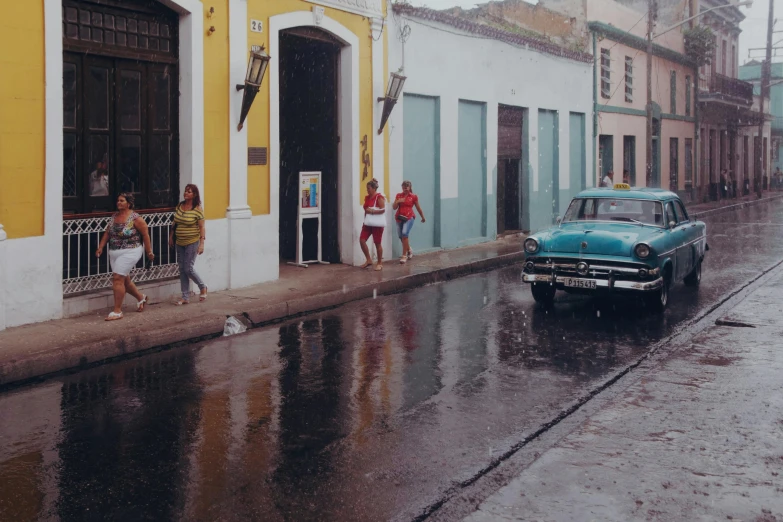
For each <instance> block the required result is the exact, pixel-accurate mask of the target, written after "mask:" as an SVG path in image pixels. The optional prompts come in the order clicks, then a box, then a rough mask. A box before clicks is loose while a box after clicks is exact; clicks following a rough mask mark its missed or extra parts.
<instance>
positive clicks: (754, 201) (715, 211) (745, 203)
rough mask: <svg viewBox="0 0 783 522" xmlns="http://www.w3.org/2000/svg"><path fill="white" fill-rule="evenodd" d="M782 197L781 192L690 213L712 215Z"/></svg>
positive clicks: (701, 215) (696, 216)
mask: <svg viewBox="0 0 783 522" xmlns="http://www.w3.org/2000/svg"><path fill="white" fill-rule="evenodd" d="M780 198H783V193H781V194H775V195H774V196H770V197H766V198H761V199H752V200H750V201H743V202H742V203H737V204H735V205H727V206H725V207H718V208H712V209H709V210H704V211H702V212H694V213H693V214H692V216H693V218H694V219H699V218H702V217H705V216H712V215H715V214H722V213H723V212H729V211H731V210H740V209H742V208H746V207H752V206H753V205H758V204H760V203H767V202H769V201H774V200H776V199H780Z"/></svg>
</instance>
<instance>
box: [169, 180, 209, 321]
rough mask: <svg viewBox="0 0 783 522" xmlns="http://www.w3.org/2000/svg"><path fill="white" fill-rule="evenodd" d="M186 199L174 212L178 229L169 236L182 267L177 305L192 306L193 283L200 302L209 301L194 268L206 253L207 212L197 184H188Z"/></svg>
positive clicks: (180, 269)
mask: <svg viewBox="0 0 783 522" xmlns="http://www.w3.org/2000/svg"><path fill="white" fill-rule="evenodd" d="M182 198H183V200H182V201H181V202H180V204H179V205H177V208H176V209H175V210H174V228H173V229H172V231H171V233H170V234H169V246H173V247H175V248H176V250H177V264H178V265H179V286H180V290H181V291H182V297H181V298H179V299H177V300H176V301H175V302H174V304H176V305H177V306H181V305H186V304H188V303H190V280H191V279H192V280H193V282H194V283H196V285H197V286H198V288H199V291H200V294H199V298H198V300H199V301H206V300H207V285H206V284H204V281H203V280H202V279H201V277H200V276H199V275H198V274H197V273H196V270H195V269H194V265H195V264H196V257H197V256H200V255H201V254H203V253H204V242H205V241H206V239H207V238H206V233H205V232H204V211H203V210H202V208H201V194H199V191H198V187H197V186H196V185H193V184H188V185H185V192H184V193H183V194H182Z"/></svg>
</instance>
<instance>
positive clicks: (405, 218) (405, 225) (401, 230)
mask: <svg viewBox="0 0 783 522" xmlns="http://www.w3.org/2000/svg"><path fill="white" fill-rule="evenodd" d="M392 207H393V208H394V209H395V210H396V211H397V214H395V216H394V221H395V222H396V223H397V235H398V236H399V238H400V241H402V257H401V258H400V263H402V264H405V263H407V262H408V259H411V258H412V257H413V251H412V250H411V246H410V242H409V240H408V236H409V235H410V233H411V229H412V228H413V223H414V222H415V221H416V214H414V212H413V207H416V210H417V211H418V213H419V216H420V217H421V222H422V223H425V222H426V221H427V220H426V219H424V212H422V211H421V206H419V196H417V195H416V194H414V193H413V184H412V183H411V182H410V181H403V182H402V192H400V193H399V194H397V196H395V198H394V204H393V205H392Z"/></svg>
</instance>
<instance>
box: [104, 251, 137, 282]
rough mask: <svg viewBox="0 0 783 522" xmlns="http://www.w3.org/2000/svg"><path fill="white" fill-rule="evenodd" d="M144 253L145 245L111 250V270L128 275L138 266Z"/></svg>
mask: <svg viewBox="0 0 783 522" xmlns="http://www.w3.org/2000/svg"><path fill="white" fill-rule="evenodd" d="M143 253H144V247H142V246H137V247H136V248H121V249H119V250H109V261H110V262H111V271H112V272H114V273H115V274H118V275H121V276H126V275H128V274H130V273H131V270H133V268H134V267H135V266H136V263H138V262H139V259H141V255H142V254H143Z"/></svg>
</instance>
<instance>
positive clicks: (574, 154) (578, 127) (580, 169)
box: [560, 112, 587, 216]
mask: <svg viewBox="0 0 783 522" xmlns="http://www.w3.org/2000/svg"><path fill="white" fill-rule="evenodd" d="M569 118H570V121H569V124H568V128H569V129H570V130H569V133H570V135H569V142H570V146H569V148H568V158H569V172H570V177H569V182H570V183H569V189H568V192H567V193H566V194H563V193H562V192H561V194H560V215H561V216H562V215H563V214H564V213H565V211H566V209H567V208H568V203H569V202H570V201H571V198H572V197H574V196H575V195H576V194H577V192H579V191H580V190H584V188H585V185H587V178H586V177H585V176H586V174H587V173H586V172H585V170H586V168H587V162H586V159H585V147H586V142H585V115H584V114H582V113H579V112H572V113H571V114H570V116H569ZM564 196H565V197H564Z"/></svg>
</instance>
